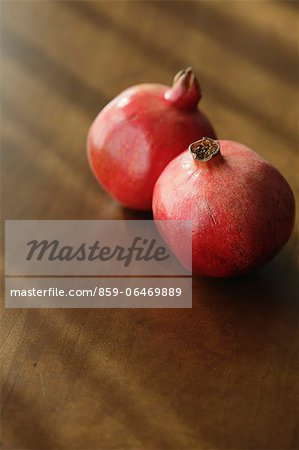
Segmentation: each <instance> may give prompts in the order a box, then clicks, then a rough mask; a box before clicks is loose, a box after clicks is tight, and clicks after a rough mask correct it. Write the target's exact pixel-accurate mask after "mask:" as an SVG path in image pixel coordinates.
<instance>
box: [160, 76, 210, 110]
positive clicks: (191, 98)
mask: <svg viewBox="0 0 299 450" xmlns="http://www.w3.org/2000/svg"><path fill="white" fill-rule="evenodd" d="M165 99H166V100H168V101H169V102H171V103H172V105H173V106H174V107H176V108H178V109H182V110H185V111H188V110H189V111H191V110H195V109H196V108H197V104H198V102H199V100H200V99H201V90H200V86H199V84H198V81H197V79H196V76H195V75H194V73H193V70H192V67H187V68H186V69H183V70H180V71H179V72H178V73H177V74H176V76H175V77H174V80H173V84H172V87H171V88H170V89H168V90H167V91H166V93H165Z"/></svg>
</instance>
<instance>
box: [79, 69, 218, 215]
mask: <svg viewBox="0 0 299 450" xmlns="http://www.w3.org/2000/svg"><path fill="white" fill-rule="evenodd" d="M200 97H201V92H200V88H199V85H198V82H197V80H196V78H195V76H194V74H193V72H192V70H191V69H190V68H188V69H185V70H184V71H181V72H179V74H177V76H176V78H175V80H174V84H173V87H172V88H170V87H168V86H164V85H159V84H141V85H138V86H134V87H132V88H129V89H127V90H125V91H124V92H122V93H121V94H120V95H119V96H118V97H116V98H115V99H114V100H112V101H111V102H110V103H109V104H108V105H107V106H106V107H105V108H104V109H103V110H102V111H101V112H100V113H99V115H98V116H97V117H96V119H95V121H94V122H93V124H92V126H91V128H90V130H89V133H88V139H87V151H88V159H89V163H90V166H91V169H92V171H93V173H94V175H95V177H96V178H97V180H98V181H99V183H100V184H101V185H102V187H103V188H104V189H105V190H106V191H107V192H109V193H110V195H111V196H112V197H114V198H115V199H116V200H117V201H118V202H119V203H120V204H122V205H123V206H126V207H129V208H133V209H141V210H150V209H151V207H152V193H153V188H154V185H155V182H156V180H157V178H158V177H159V175H160V173H161V172H162V170H163V169H164V167H165V166H166V165H167V164H168V163H169V161H171V160H172V159H173V158H174V157H175V156H177V155H178V154H179V153H181V152H182V151H183V149H184V148H186V147H187V145H188V144H189V143H190V142H191V141H192V140H195V139H198V138H200V137H202V136H210V137H215V132H214V130H213V128H212V126H211V124H210V123H209V121H208V119H207V118H206V117H205V116H204V115H203V114H202V113H201V112H200V111H199V110H198V108H197V104H198V101H199V100H200Z"/></svg>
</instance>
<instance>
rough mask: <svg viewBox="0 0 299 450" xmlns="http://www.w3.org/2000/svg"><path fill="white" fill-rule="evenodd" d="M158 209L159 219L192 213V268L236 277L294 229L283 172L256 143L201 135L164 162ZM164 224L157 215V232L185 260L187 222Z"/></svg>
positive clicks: (292, 204) (156, 201)
mask: <svg viewBox="0 0 299 450" xmlns="http://www.w3.org/2000/svg"><path fill="white" fill-rule="evenodd" d="M153 212H154V218H155V219H158V220H165V219H168V220H171V219H179V220H183V219H189V220H192V246H193V247H192V266H193V272H194V273H198V274H201V275H208V276H213V277H232V276H237V275H240V274H243V273H245V272H248V271H250V270H252V269H254V268H257V267H259V266H261V265H263V264H265V263H267V262H268V261H269V260H271V258H273V257H274V256H275V255H276V254H277V253H278V252H279V251H280V250H281V249H282V247H283V246H284V244H285V243H286V242H287V240H288V239H289V237H290V234H291V232H292V228H293V224H294V217H295V201H294V196H293V193H292V191H291V188H290V187H289V185H288V183H287V181H286V180H285V179H284V178H283V176H282V175H281V174H280V173H279V172H278V170H276V169H275V168H274V167H273V166H272V165H271V164H270V163H268V162H267V161H265V160H264V159H263V158H262V157H260V156H259V155H258V154H257V153H255V152H254V151H253V150H251V149H249V148H248V147H246V146H244V145H242V144H240V143H238V142H232V141H215V140H213V139H209V138H203V139H201V140H199V141H197V142H194V143H193V144H191V145H190V146H189V150H187V151H185V152H184V153H182V154H180V155H179V156H178V157H176V158H175V159H174V160H173V161H171V162H170V163H169V164H168V166H167V167H166V168H165V169H164V171H163V172H162V174H161V176H160V177H159V179H158V181H157V183H156V186H155V190H154V196H153ZM162 224H163V222H162ZM166 224H167V222H165V227H164V226H161V223H160V226H159V228H160V232H161V233H162V235H163V236H164V238H165V240H166V241H167V242H168V244H169V245H170V247H171V248H172V249H173V250H174V252H175V253H176V254H177V256H178V258H179V259H180V260H181V261H182V262H183V263H184V248H185V244H184V241H185V239H186V237H187V235H188V227H189V230H190V222H189V223H188V222H186V223H185V224H182V223H181V222H178V226H177V229H176V232H175V233H174V232H173V231H172V232H169V231H168V230H169V228H168V227H167V226H166ZM171 230H173V227H172V228H171ZM185 242H186V241H185Z"/></svg>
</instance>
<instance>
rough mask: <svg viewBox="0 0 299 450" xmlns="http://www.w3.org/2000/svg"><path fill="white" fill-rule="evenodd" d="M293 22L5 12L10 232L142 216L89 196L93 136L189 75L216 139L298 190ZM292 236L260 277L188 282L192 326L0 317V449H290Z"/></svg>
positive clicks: (265, 16) (166, 321) (293, 412)
mask: <svg viewBox="0 0 299 450" xmlns="http://www.w3.org/2000/svg"><path fill="white" fill-rule="evenodd" d="M297 6H298V3H296V2H286V1H284V2H271V1H270V2H269V1H268V2H262V1H260V2H253V1H250V2H232V3H230V2H222V1H220V2H198V3H186V2H146V3H142V2H133V1H132V2H105V1H103V2H97V3H96V2H45V1H36V2H28V1H22V2H16V1H10V2H3V1H2V2H1V17H2V64H1V68H2V88H1V89H2V91H1V94H2V95H1V97H2V130H1V131H2V150H3V152H2V155H3V156H2V171H3V177H2V181H3V189H4V195H3V216H4V218H9V219H121V218H123V217H126V218H138V217H143V215H142V214H135V213H134V212H130V211H125V210H123V209H122V208H120V207H119V206H118V205H117V204H116V203H114V202H113V201H112V200H110V198H109V197H108V196H107V195H106V194H105V193H104V192H103V191H102V190H101V189H100V188H99V186H98V185H97V183H96V181H95V180H94V179H93V177H92V175H91V173H90V171H89V168H88V166H87V162H86V156H85V137H86V132H87V130H88V127H89V124H90V123H91V121H92V119H93V118H94V117H95V115H96V114H97V112H98V111H99V110H100V109H101V108H102V107H103V105H104V104H105V103H106V102H107V101H109V99H111V98H112V97H113V96H115V95H116V94H117V93H118V92H120V91H121V90H122V89H124V88H125V87H127V86H130V85H132V84H137V83H140V82H145V81H153V82H163V83H168V84H169V83H171V80H172V77H173V75H174V74H175V72H176V71H178V70H179V69H181V68H183V67H186V66H188V65H192V66H193V68H194V70H195V72H196V74H197V75H198V78H199V80H200V82H201V84H202V88H203V95H204V97H203V101H202V105H201V107H202V109H203V110H204V111H205V112H206V113H207V115H208V116H209V117H210V119H211V120H212V122H213V123H214V125H215V128H216V130H217V132H218V135H219V136H221V137H223V138H231V139H235V140H240V141H242V142H244V143H246V144H247V145H249V146H251V147H253V148H254V149H255V150H256V151H258V152H260V153H261V154H262V155H263V156H264V157H266V158H267V159H269V160H270V161H271V162H272V163H274V165H276V166H277V167H278V168H279V169H280V170H281V172H282V173H283V174H284V175H285V176H286V178H287V179H288V181H289V182H290V184H291V186H292V188H293V189H294V190H296V188H297V186H296V182H297V180H296V176H297V173H298V154H297V151H298V128H297V120H298V109H297V105H298V63H297V62H298V39H297V31H298V28H297V27H298V15H297V9H298V8H297ZM297 192H298V191H297ZM297 203H298V196H297ZM297 237H298V231H295V232H294V234H293V236H292V239H291V241H290V242H289V244H288V245H287V247H286V248H285V249H284V251H283V252H282V253H281V254H280V255H279V256H278V257H277V258H276V259H275V260H274V261H273V262H272V263H271V264H270V265H268V266H267V267H266V268H265V269H263V270H261V271H260V272H259V273H258V274H253V275H251V276H248V277H245V278H241V279H238V280H227V281H225V280H210V279H203V278H199V277H194V280H193V284H194V294H193V309H192V310H63V309H61V310H6V311H4V310H3V320H2V346H1V356H2V373H3V376H2V388H3V391H2V402H1V406H2V417H1V420H2V427H3V433H2V446H3V448H5V449H50V448H51V449H106V448H107V449H111V448H114V449H116V448H117V449H118V448H127V449H134V448H144V449H149V448H151V449H166V448H167V449H206V448H209V449H247V448H248V449H249V448H250V449H258V448H265V449H271V448H275V449H278V448H279V449H280V448H283V449H290V448H296V447H297V445H298V441H297V440H296V417H297V412H298V410H297V403H296V394H298V391H297V390H296V387H295V376H296V372H295V366H296V363H297V362H298V355H297V353H296V348H297V344H298V299H297V300H296V293H297V292H298V284H297V279H298V262H296V251H297V253H298V245H297V249H296V240H297Z"/></svg>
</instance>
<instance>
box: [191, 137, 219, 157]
mask: <svg viewBox="0 0 299 450" xmlns="http://www.w3.org/2000/svg"><path fill="white" fill-rule="evenodd" d="M188 148H189V150H190V152H191V155H192V157H193V159H196V160H198V161H200V162H206V161H209V160H210V159H212V158H213V157H214V156H216V155H217V154H218V153H220V144H219V142H218V141H217V140H215V139H211V138H209V137H203V138H202V139H200V140H199V141H196V142H193V143H192V144H190V145H189V147H188Z"/></svg>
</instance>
